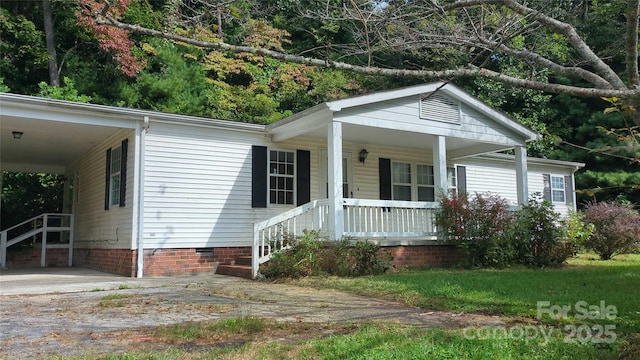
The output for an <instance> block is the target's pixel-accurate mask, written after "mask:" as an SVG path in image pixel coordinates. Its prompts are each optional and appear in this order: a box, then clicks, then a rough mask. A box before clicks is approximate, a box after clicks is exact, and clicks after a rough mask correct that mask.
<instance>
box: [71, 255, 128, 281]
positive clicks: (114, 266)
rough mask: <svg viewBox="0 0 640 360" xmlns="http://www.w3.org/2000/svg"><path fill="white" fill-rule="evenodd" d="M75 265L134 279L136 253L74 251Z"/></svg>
mask: <svg viewBox="0 0 640 360" xmlns="http://www.w3.org/2000/svg"><path fill="white" fill-rule="evenodd" d="M73 265H74V266H79V267H86V268H90V269H95V270H100V271H104V272H109V273H113V274H120V275H124V276H130V277H133V276H135V275H136V271H135V269H136V252H135V251H134V250H129V249H74V250H73Z"/></svg>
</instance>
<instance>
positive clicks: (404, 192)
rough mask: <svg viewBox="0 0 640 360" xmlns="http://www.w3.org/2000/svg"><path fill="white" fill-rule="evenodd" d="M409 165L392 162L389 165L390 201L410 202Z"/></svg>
mask: <svg viewBox="0 0 640 360" xmlns="http://www.w3.org/2000/svg"><path fill="white" fill-rule="evenodd" d="M411 183H412V181H411V164H409V163H403V162H393V163H392V165H391V185H392V199H393V200H405V201H411V187H412V185H411Z"/></svg>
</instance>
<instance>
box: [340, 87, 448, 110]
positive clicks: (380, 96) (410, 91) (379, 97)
mask: <svg viewBox="0 0 640 360" xmlns="http://www.w3.org/2000/svg"><path fill="white" fill-rule="evenodd" d="M443 86H448V85H446V84H445V83H443V82H435V83H430V84H424V85H417V86H409V87H405V88H401V89H395V90H389V91H380V92H376V93H372V94H366V95H360V96H354V97H350V98H346V99H342V100H335V101H331V102H328V103H327V106H328V107H329V109H331V110H332V111H340V110H342V109H346V108H351V107H355V106H361V105H367V104H373V103H377V102H381V101H387V100H393V99H399V98H403V97H409V96H414V95H418V94H424V93H429V92H433V91H436V90H437V89H438V88H441V87H443Z"/></svg>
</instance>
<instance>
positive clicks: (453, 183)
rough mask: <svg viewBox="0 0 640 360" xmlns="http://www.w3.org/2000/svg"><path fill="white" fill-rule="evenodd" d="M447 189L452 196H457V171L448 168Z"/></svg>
mask: <svg viewBox="0 0 640 360" xmlns="http://www.w3.org/2000/svg"><path fill="white" fill-rule="evenodd" d="M447 188H448V189H449V194H450V195H456V194H457V193H458V180H457V178H456V169H455V168H452V167H450V168H447Z"/></svg>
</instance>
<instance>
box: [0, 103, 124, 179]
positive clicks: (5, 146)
mask: <svg viewBox="0 0 640 360" xmlns="http://www.w3.org/2000/svg"><path fill="white" fill-rule="evenodd" d="M118 130H119V128H117V127H107V126H98V125H88V124H78V123H68V122H59V121H43V120H42V119H34V118H26V117H17V116H7V115H4V114H3V115H2V116H1V117H0V169H1V170H6V171H22V172H48V173H63V172H64V171H65V167H66V166H67V165H69V164H71V163H73V162H74V161H75V160H77V159H78V158H79V157H80V156H81V155H82V154H84V153H85V152H86V151H88V150H89V149H91V148H92V147H93V146H95V145H96V144H98V143H99V142H100V141H102V140H104V139H106V138H107V137H109V136H110V135H112V134H113V133H115V132H116V131H118ZM14 131H20V132H22V133H23V135H22V138H21V139H19V140H18V139H14V138H13V132H14Z"/></svg>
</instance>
